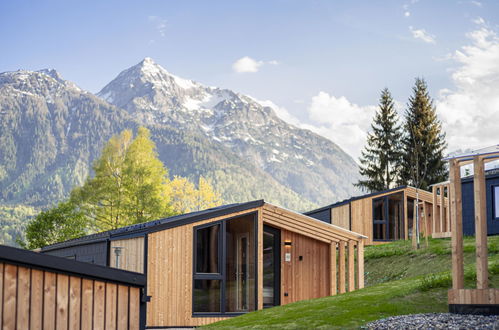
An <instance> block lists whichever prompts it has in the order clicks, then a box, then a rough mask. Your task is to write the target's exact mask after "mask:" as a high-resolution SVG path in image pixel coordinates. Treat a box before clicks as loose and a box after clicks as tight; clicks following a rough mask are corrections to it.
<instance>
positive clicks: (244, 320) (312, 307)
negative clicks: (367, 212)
mask: <svg viewBox="0 0 499 330" xmlns="http://www.w3.org/2000/svg"><path fill="white" fill-rule="evenodd" d="M488 245H489V272H490V274H491V275H490V282H491V283H490V284H491V287H498V284H499V236H496V237H489V241H488ZM423 246H424V242H423ZM474 253H475V248H474V238H473V237H466V238H465V243H464V254H465V256H464V257H465V277H466V287H470V288H472V287H474V279H475V277H476V274H475V269H474V263H475V254H474ZM450 255H451V252H450V239H438V240H436V239H435V240H434V239H430V240H429V247H428V248H424V247H423V248H422V249H420V250H417V251H413V250H412V249H411V242H409V241H398V242H394V243H390V244H385V245H378V246H369V247H367V248H366V251H365V272H366V273H365V274H366V275H365V277H366V288H365V289H362V290H358V291H355V292H350V293H346V294H342V295H337V296H332V297H325V298H320V299H313V300H308V301H300V302H297V303H293V304H289V305H285V306H279V307H274V308H269V309H265V310H262V311H256V312H252V313H248V314H246V315H243V316H239V317H234V318H231V319H229V320H225V321H221V322H217V323H214V324H211V325H209V326H208V327H217V328H247V329H249V328H255V329H262V328H279V329H305V328H324V329H330V328H338V329H340V328H341V329H344V328H358V327H360V326H362V325H364V324H366V323H367V322H369V321H373V320H377V319H381V318H385V317H389V316H393V315H402V314H413V313H429V312H446V311H447V290H448V288H450V286H451V276H450V268H451V258H450Z"/></svg>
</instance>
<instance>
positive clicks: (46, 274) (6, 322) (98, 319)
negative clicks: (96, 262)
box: [0, 263, 140, 330]
mask: <svg viewBox="0 0 499 330" xmlns="http://www.w3.org/2000/svg"><path fill="white" fill-rule="evenodd" d="M118 292H120V294H121V295H122V296H120V297H119V298H120V299H117V298H118V297H117V293H118ZM128 296H130V299H129V298H128ZM122 298H124V299H122ZM139 310H140V289H139V288H137V287H129V286H125V285H119V284H113V283H106V282H103V281H98V280H91V279H82V278H81V277H78V276H69V275H65V274H60V273H53V272H50V271H46V270H38V269H32V268H28V267H23V266H17V265H13V264H9V263H0V329H3V330H11V329H57V330H59V329H61V330H63V329H92V325H93V329H106V330H108V329H131V330H135V329H139V328H140V324H139ZM117 321H118V322H119V323H118V324H117ZM117 325H118V326H117Z"/></svg>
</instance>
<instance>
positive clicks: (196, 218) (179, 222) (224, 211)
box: [148, 199, 265, 233]
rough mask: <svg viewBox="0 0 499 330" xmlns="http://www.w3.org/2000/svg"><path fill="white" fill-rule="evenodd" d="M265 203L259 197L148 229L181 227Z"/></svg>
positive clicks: (150, 231)
mask: <svg viewBox="0 0 499 330" xmlns="http://www.w3.org/2000/svg"><path fill="white" fill-rule="evenodd" d="M263 204H265V201H264V200H263V199H259V200H256V201H252V202H247V203H242V204H236V205H234V206H232V207H228V208H223V209H218V210H217V209H215V210H213V211H211V212H207V213H203V214H197V215H194V216H189V217H187V215H189V214H186V217H185V218H182V219H178V220H175V221H172V222H165V223H162V224H159V225H157V226H154V227H151V229H150V230H148V233H154V232H157V231H162V230H165V229H170V228H174V227H179V226H183V225H187V224H191V223H194V222H198V221H202V220H206V219H210V218H216V217H221V216H224V215H229V214H231V213H236V212H242V211H246V210H249V209H254V208H256V207H260V206H263Z"/></svg>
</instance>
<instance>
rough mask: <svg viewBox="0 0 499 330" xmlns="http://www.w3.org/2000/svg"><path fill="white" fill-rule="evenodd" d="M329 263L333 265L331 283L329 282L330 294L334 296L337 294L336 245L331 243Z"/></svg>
mask: <svg viewBox="0 0 499 330" xmlns="http://www.w3.org/2000/svg"><path fill="white" fill-rule="evenodd" d="M329 260H330V261H329V262H330V263H331V273H330V275H329V276H330V277H331V278H330V281H329V286H330V288H329V294H330V295H331V296H334V295H335V294H336V293H337V288H336V286H337V283H336V276H337V274H336V243H335V242H331V244H330V245H329Z"/></svg>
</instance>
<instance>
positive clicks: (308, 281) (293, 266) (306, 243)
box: [281, 230, 330, 305]
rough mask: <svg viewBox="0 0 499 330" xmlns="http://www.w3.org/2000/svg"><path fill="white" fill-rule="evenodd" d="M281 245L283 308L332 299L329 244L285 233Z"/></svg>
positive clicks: (282, 231)
mask: <svg viewBox="0 0 499 330" xmlns="http://www.w3.org/2000/svg"><path fill="white" fill-rule="evenodd" d="M281 242H282V244H281V305H285V304H289V303H292V302H295V301H300V300H305V299H313V298H320V297H326V296H329V293H330V265H329V262H328V261H329V260H330V257H329V244H326V243H324V242H321V241H317V240H314V239H312V238H309V237H306V236H303V235H300V234H298V233H293V232H290V231H288V230H281ZM284 242H291V246H289V245H288V246H285V245H284ZM286 253H291V261H285V254H286Z"/></svg>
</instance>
